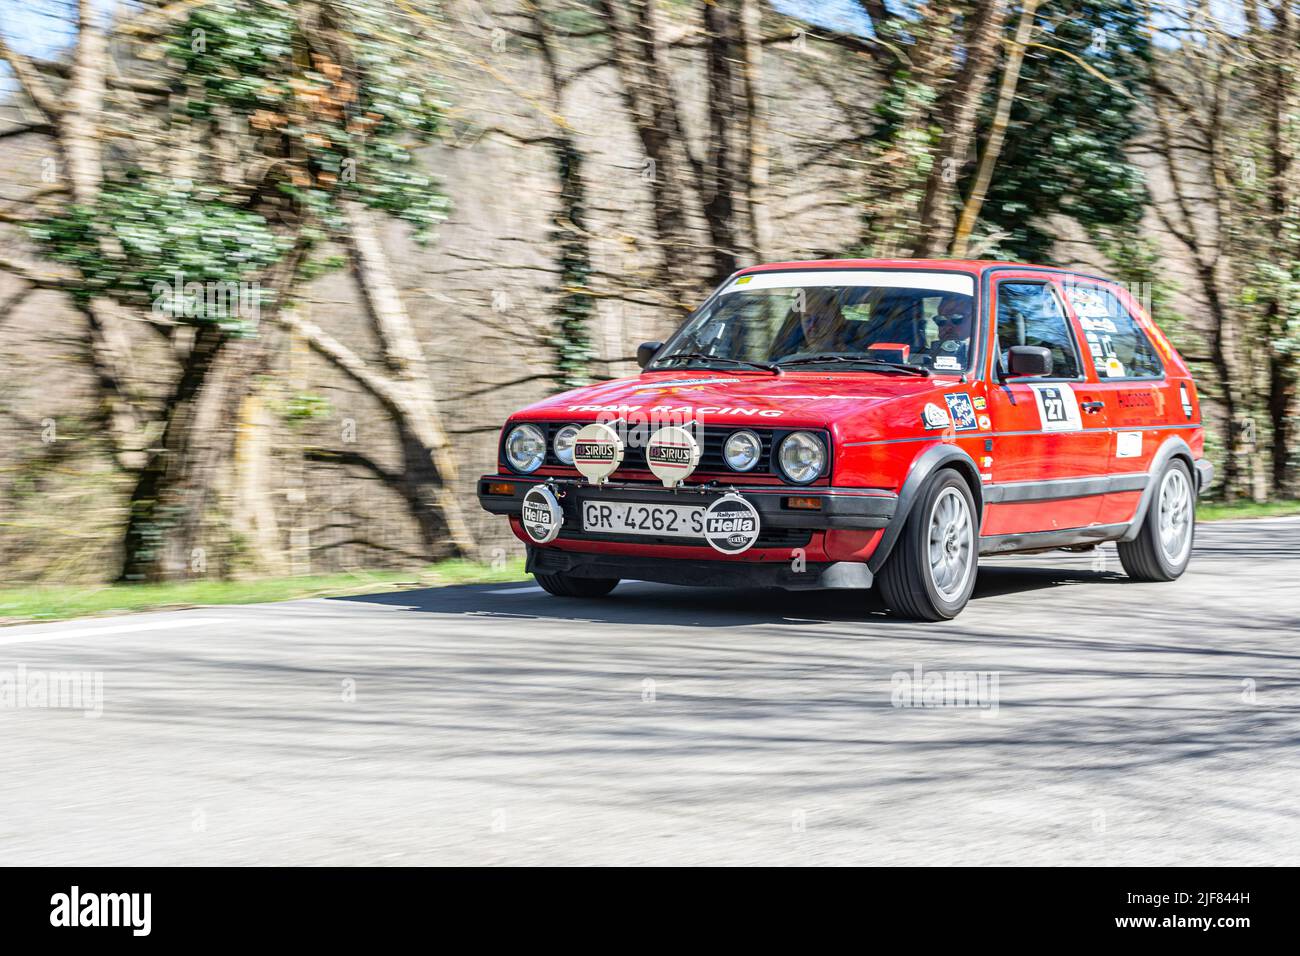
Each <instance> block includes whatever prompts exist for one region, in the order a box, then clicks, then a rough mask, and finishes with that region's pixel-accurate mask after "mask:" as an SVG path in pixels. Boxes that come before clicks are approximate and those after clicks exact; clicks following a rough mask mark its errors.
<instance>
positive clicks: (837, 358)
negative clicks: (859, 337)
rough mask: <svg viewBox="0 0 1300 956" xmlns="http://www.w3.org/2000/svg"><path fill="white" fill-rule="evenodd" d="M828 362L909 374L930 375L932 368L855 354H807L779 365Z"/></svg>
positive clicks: (821, 363) (781, 362)
mask: <svg viewBox="0 0 1300 956" xmlns="http://www.w3.org/2000/svg"><path fill="white" fill-rule="evenodd" d="M827 362H849V363H851V364H853V365H866V366H868V367H869V368H872V369H880V370H881V371H890V372H903V373H905V374H908V375H921V376H929V374H930V370H929V369H928V368H925V367H923V366H920V365H905V364H903V363H901V362H882V361H881V360H880V359H872V358H865V357H862V356H853V355H805V356H803V357H802V358H793V359H786V360H782V361H780V362H778V363H777V364H778V365H779V366H786V365H823V364H825V363H827Z"/></svg>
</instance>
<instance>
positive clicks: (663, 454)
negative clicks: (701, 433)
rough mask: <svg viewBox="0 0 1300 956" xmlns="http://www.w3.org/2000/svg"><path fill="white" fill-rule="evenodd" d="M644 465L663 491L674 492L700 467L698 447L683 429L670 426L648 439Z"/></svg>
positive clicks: (690, 435)
mask: <svg viewBox="0 0 1300 956" xmlns="http://www.w3.org/2000/svg"><path fill="white" fill-rule="evenodd" d="M645 461H646V464H647V465H649V466H650V471H652V472H653V473H654V476H655V477H656V478H658V479H659V480H660V481H662V482H663V483H664V487H665V488H675V487H677V485H679V484H681V483H682V482H683V481H685V480H686V479H687V478H688V477H690V475H691V473H692V472H693V471H695V468H696V466H697V465H699V463H700V443H699V442H698V441H696V440H695V436H694V435H692V434H691V433H690V432H689V431H688V430H686V429H685V428H682V427H680V426H678V425H669V426H667V427H665V428H661V429H659V430H658V431H657V432H655V433H654V434H653V435H651V436H650V440H649V441H648V442H646V446H645Z"/></svg>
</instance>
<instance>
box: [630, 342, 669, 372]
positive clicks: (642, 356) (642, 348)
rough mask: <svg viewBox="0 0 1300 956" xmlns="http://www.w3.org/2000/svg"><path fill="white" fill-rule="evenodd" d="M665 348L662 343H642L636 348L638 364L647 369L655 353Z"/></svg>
mask: <svg viewBox="0 0 1300 956" xmlns="http://www.w3.org/2000/svg"><path fill="white" fill-rule="evenodd" d="M663 347H664V344H663V343H662V342H642V343H641V344H640V345H638V346H637V347H636V364H637V365H640V366H641V367H642V368H645V367H646V366H647V365H649V364H650V362H651V361H652V360H653V359H654V357H655V353H656V352H658V351H659V350H660V349H661V348H663Z"/></svg>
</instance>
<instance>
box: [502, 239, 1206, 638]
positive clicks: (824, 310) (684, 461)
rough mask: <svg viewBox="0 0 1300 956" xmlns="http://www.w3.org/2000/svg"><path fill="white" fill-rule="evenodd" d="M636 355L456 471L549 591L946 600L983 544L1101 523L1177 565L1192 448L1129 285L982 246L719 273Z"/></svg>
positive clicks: (1165, 357)
mask: <svg viewBox="0 0 1300 956" xmlns="http://www.w3.org/2000/svg"><path fill="white" fill-rule="evenodd" d="M638 362H639V364H640V365H641V367H642V370H643V371H642V372H641V374H640V375H638V376H636V377H634V378H624V379H619V380H617V381H609V382H603V383H600V384H597V385H592V386H590V387H586V388H579V389H576V390H573V391H569V392H565V393H563V394H561V395H555V396H553V397H551V398H548V399H546V400H545V401H542V402H539V403H537V404H535V405H532V406H529V407H528V408H525V409H523V410H521V411H519V412H518V413H516V414H515V415H513V416H511V418H510V420H509V421H508V422H506V424H505V427H504V428H503V430H502V432H501V442H500V453H499V461H498V467H497V473H496V474H493V475H486V476H484V477H483V478H481V479H480V481H479V485H478V494H479V500H480V502H481V503H482V505H483V507H484V508H486V509H487V510H488V511H490V512H493V513H495V514H501V515H506V516H508V518H509V521H510V526H511V528H512V529H513V531H514V533H515V535H516V536H517V537H518V538H519V539H520V540H521V541H523V542H524V543H525V544H526V545H527V551H528V559H527V560H528V564H527V567H528V570H529V571H530V572H532V573H533V574H534V575H535V576H536V578H537V581H538V582H539V583H540V584H541V586H542V587H543V588H545V589H546V590H547V591H549V592H551V593H552V594H556V595H561V596H567V597H597V596H600V595H604V594H607V593H609V592H610V591H611V590H612V589H613V588H614V587H615V586H616V585H617V584H618V582H619V580H620V579H632V580H642V581H658V582H666V583H671V584H688V585H706V586H707V585H714V586H729V587H737V586H776V587H783V588H807V587H836V588H842V587H859V588H868V587H873V586H876V587H879V588H880V590H881V592H882V596H883V598H884V601H885V603H886V605H887V606H888V607H889V608H890V609H891V610H892V611H893V612H894V613H895V614H897V615H899V616H903V617H909V618H917V619H924V620H940V619H944V618H951V617H953V616H954V615H956V614H957V613H958V612H959V611H960V610H961V609H962V607H963V606H964V605H965V604H966V602H967V600H968V599H969V597H970V595H971V591H972V589H973V587H974V584H975V576H976V570H977V565H978V562H979V558H980V557H981V556H982V555H991V554H1001V553H1007V552H1026V551H1047V550H1052V549H1060V548H1064V549H1075V550H1086V549H1089V548H1093V547H1096V546H1097V545H1098V544H1100V543H1101V542H1106V541H1114V542H1118V549H1119V556H1120V560H1121V562H1122V564H1123V566H1124V569H1125V571H1127V573H1128V574H1129V576H1131V577H1133V578H1136V579H1138V580H1143V581H1170V580H1173V579H1174V578H1177V577H1178V576H1179V575H1180V574H1182V573H1183V570H1184V569H1185V568H1186V567H1187V563H1188V560H1189V558H1190V555H1191V551H1192V540H1193V535H1194V531H1195V500H1196V496H1197V494H1198V493H1199V492H1200V491H1202V490H1204V489H1205V487H1206V486H1207V485H1208V484H1209V482H1210V479H1211V477H1212V474H1213V469H1212V468H1211V466H1210V464H1209V463H1208V462H1207V461H1206V460H1205V458H1204V447H1203V444H1204V443H1203V432H1202V428H1201V409H1200V403H1199V400H1198V398H1197V393H1196V386H1195V384H1194V383H1193V382H1192V379H1191V376H1190V375H1189V373H1188V370H1187V366H1186V365H1185V364H1184V362H1183V360H1182V359H1181V358H1180V357H1179V355H1178V353H1177V352H1176V351H1175V350H1174V348H1173V347H1172V346H1171V345H1170V343H1169V340H1168V339H1167V338H1166V337H1165V336H1164V335H1163V334H1162V333H1161V331H1160V329H1159V328H1157V327H1156V325H1155V324H1154V323H1153V322H1152V320H1151V318H1150V317H1149V316H1148V315H1147V314H1146V313H1145V312H1144V311H1143V309H1142V308H1141V306H1140V305H1139V303H1138V302H1136V301H1135V300H1134V299H1133V298H1132V297H1131V296H1130V295H1129V294H1128V293H1127V292H1126V290H1125V289H1124V288H1123V287H1121V286H1119V285H1117V284H1115V283H1112V282H1109V281H1107V280H1105V279H1102V278H1098V277H1095V276H1090V275H1083V274H1078V273H1073V272H1068V271H1063V270H1059V269H1052V268H1045V267H1037V266H1028V265H1012V264H1007V263H997V262H968V261H940V260H912V261H881V260H840V261H819V262H787V263H778V264H773V265H764V266H757V267H754V268H750V269H745V270H743V271H741V272H738V273H737V274H735V275H734V276H732V277H731V278H730V279H728V280H727V281H726V282H725V283H723V284H722V286H721V287H719V288H718V289H717V290H716V291H715V292H714V293H713V294H712V295H711V296H710V297H709V299H708V300H707V301H706V302H705V303H704V304H703V305H702V306H701V307H700V308H699V309H697V310H696V311H695V312H694V313H693V314H692V315H691V316H690V317H689V318H688V319H687V320H686V321H685V323H684V324H683V325H682V327H681V328H680V329H679V330H678V331H677V332H676V334H675V335H673V336H672V338H671V339H669V340H668V341H667V342H664V343H658V342H649V343H646V344H644V345H642V346H641V347H640V349H639V350H638Z"/></svg>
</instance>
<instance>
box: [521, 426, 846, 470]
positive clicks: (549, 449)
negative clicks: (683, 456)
mask: <svg viewBox="0 0 1300 956" xmlns="http://www.w3.org/2000/svg"><path fill="white" fill-rule="evenodd" d="M569 424H578V425H581V424H583V423H581V422H573V423H570V422H545V423H542V422H539V423H538V425H539V426H540V427H541V428H542V429H544V430H545V432H546V464H547V465H549V466H551V467H554V468H564V467H572V466H566V465H564V464H563V463H562V462H561V461H560V460H559V459H558V458H556V457H555V434H556V432H558V431H559V430H560V429H562V428H564V427H565V426H566V425H569ZM658 427H659V426H658V425H656V426H655V429H657V428H658ZM655 429H652V428H651V427H650V426H648V425H639V426H635V427H632V428H629V429H628V431H627V438H626V444H627V449H626V451H625V452H624V455H623V464H621V465H619V467H618V471H616V472H614V475H613V477H614V478H618V477H619V476H620V475H622V474H624V473H626V472H628V471H642V472H644V471H648V470H649V468H648V466H647V465H646V462H645V445H646V441H647V440H648V439H649V437H650V435H652V434H653V433H654V430H655ZM795 430H796V429H790V428H786V429H774V428H755V427H752V426H750V425H741V424H737V425H705V426H704V441H703V445H702V447H701V449H700V464H699V467H697V468H696V469H695V471H696V474H699V473H705V474H719V473H721V474H726V475H737V476H742V475H776V476H778V477H783V476H782V475H781V473H780V471H779V470H778V469H777V468H775V463H774V462H773V460H772V456H773V452H774V451H775V446H776V444H777V443H778V442H779V441H780V440H781V439H783V438H784V437H785V436H786V435H788V434H789V433H790V432H791V431H795ZM738 431H751V432H753V433H754V434H755V435H757V436H758V439H759V442H760V443H761V445H762V451H761V452H760V453H759V457H758V464H756V465H755V466H754V467H753V468H751V469H750V470H749V471H732V470H731V468H729V467H728V466H727V462H726V460H725V459H724V458H723V457H722V449H723V446H724V445H725V444H726V441H727V438H729V437H730V436H731V435H733V434H734V433H736V432H738ZM818 434H820V435H821V437H822V441H824V442H826V446H827V455H828V457H829V454H830V436H829V435H827V434H826V433H825V432H818ZM827 467H828V468H829V462H828V463H827Z"/></svg>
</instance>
